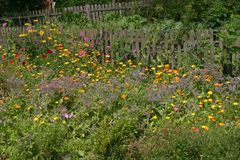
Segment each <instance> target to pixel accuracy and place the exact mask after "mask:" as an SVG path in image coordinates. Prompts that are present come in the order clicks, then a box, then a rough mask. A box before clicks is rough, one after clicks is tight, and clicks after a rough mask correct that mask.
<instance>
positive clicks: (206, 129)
mask: <svg viewBox="0 0 240 160" xmlns="http://www.w3.org/2000/svg"><path fill="white" fill-rule="evenodd" d="M201 128H202V129H204V130H205V131H208V130H209V127H208V126H201Z"/></svg>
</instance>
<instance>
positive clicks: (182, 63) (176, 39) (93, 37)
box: [0, 27, 240, 75]
mask: <svg viewBox="0 0 240 160" xmlns="http://www.w3.org/2000/svg"><path fill="white" fill-rule="evenodd" d="M24 32H27V30H26V28H24V27H15V28H5V29H0V44H1V43H2V44H6V43H7V37H12V38H13V39H15V41H16V42H18V43H19V44H21V38H20V37H18V36H17V35H18V34H20V33H24ZM64 34H66V35H70V37H71V39H68V38H66V41H67V43H69V44H70V45H71V46H74V44H77V43H78V42H79V41H80V40H81V39H82V40H84V37H85V39H86V38H87V39H88V42H89V43H91V44H92V45H93V46H94V47H95V48H96V49H97V50H98V51H100V52H102V53H103V57H102V61H103V62H104V57H105V56H104V54H105V55H106V54H109V55H111V58H112V62H114V61H115V60H124V59H135V60H137V61H139V62H142V63H145V64H156V65H157V64H160V63H161V64H163V63H166V62H167V63H170V64H171V67H172V68H179V67H189V66H190V65H193V64H195V65H198V66H201V67H203V68H208V69H217V70H219V71H221V70H224V65H225V64H229V63H231V65H232V70H233V74H235V75H237V74H238V75H240V52H239V51H240V50H238V52H237V53H234V54H232V53H231V52H229V51H228V49H227V46H226V44H225V43H224V41H223V40H222V39H219V38H217V36H216V33H215V31H214V30H211V29H209V30H195V31H194V30H192V31H189V32H187V33H179V32H177V31H176V30H169V31H167V32H166V31H164V32H162V31H159V30H149V29H133V30H126V29H104V28H102V29H87V30H84V31H83V30H81V29H70V30H68V29H65V30H64ZM63 36H64V35H63ZM4 37H5V38H4ZM68 37H69V36H68ZM239 38H240V37H239ZM235 46H236V48H238V49H240V41H239V39H238V40H237V41H236V43H235ZM229 55H231V57H229Z"/></svg>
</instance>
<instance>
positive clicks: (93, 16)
mask: <svg viewBox="0 0 240 160" xmlns="http://www.w3.org/2000/svg"><path fill="white" fill-rule="evenodd" d="M151 3H152V0H141V1H133V2H123V3H109V4H93V5H89V4H87V5H85V6H74V7H67V8H54V9H45V10H35V11H27V12H23V13H17V15H11V16H5V17H0V21H1V20H2V21H4V20H14V21H18V24H19V25H20V26H21V25H23V24H24V22H30V21H31V20H33V19H42V18H43V17H59V16H61V15H63V14H65V13H79V14H83V15H85V16H86V17H87V19H88V20H92V21H100V20H101V19H102V18H103V15H104V14H105V13H107V12H114V13H117V14H120V15H126V14H129V13H130V12H131V11H132V10H133V9H139V8H140V7H144V6H149V5H150V4H151Z"/></svg>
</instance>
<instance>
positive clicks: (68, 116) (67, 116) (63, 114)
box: [62, 113, 73, 119]
mask: <svg viewBox="0 0 240 160" xmlns="http://www.w3.org/2000/svg"><path fill="white" fill-rule="evenodd" d="M62 117H63V118H65V119H71V118H72V117H73V114H72V113H71V114H68V113H62Z"/></svg>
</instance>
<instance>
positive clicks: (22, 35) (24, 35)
mask: <svg viewBox="0 0 240 160" xmlns="http://www.w3.org/2000/svg"><path fill="white" fill-rule="evenodd" d="M27 36H28V34H20V35H19V37H27Z"/></svg>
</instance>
